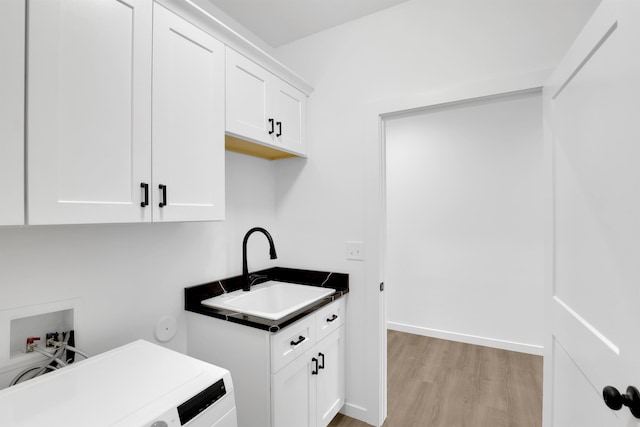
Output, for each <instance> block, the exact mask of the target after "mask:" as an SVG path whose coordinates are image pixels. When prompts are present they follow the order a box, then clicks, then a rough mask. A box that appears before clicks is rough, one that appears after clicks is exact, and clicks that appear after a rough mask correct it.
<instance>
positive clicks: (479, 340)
mask: <svg viewBox="0 0 640 427" xmlns="http://www.w3.org/2000/svg"><path fill="white" fill-rule="evenodd" d="M387 329H391V330H394V331H400V332H408V333H410V334H415V335H422V336H425V337H432V338H441V339H445V340H449V341H459V342H463V343H467V344H474V345H482V346H485V347H493V348H499V349H502V350H510V351H517V352H520V353H528V354H535V355H537V356H542V355H543V352H544V347H543V346H541V345H535V344H526V343H520V342H514V341H505V340H500V339H495V338H487V337H480V336H476V335H469V334H461V333H458V332H449V331H442V330H439V329H431V328H425V327H422V326H412V325H405V324H403V323H396V322H387Z"/></svg>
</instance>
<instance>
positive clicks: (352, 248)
mask: <svg viewBox="0 0 640 427" xmlns="http://www.w3.org/2000/svg"><path fill="white" fill-rule="evenodd" d="M347 259H350V260H354V261H364V242H347Z"/></svg>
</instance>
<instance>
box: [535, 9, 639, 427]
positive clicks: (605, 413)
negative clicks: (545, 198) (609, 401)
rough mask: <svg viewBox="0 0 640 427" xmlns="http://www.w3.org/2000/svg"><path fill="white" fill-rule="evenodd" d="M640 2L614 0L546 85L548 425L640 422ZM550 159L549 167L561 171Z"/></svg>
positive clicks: (583, 426) (599, 13) (600, 426)
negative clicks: (638, 405) (635, 411)
mask: <svg viewBox="0 0 640 427" xmlns="http://www.w3.org/2000/svg"><path fill="white" fill-rule="evenodd" d="M638 52H640V2H638V1H636V0H604V1H603V3H602V4H601V6H600V8H599V9H598V10H597V11H596V13H595V14H594V16H593V17H592V19H591V20H590V22H589V23H588V24H587V25H586V26H585V28H584V30H583V32H582V33H581V35H580V36H579V38H578V40H577V41H576V43H575V44H574V46H573V47H572V48H571V50H570V51H569V52H568V54H567V56H566V57H565V58H564V59H563V61H562V62H561V64H560V65H559V67H558V68H557V70H556V71H555V72H554V74H553V76H552V78H551V79H550V81H549V84H548V85H547V86H545V88H544V96H545V118H546V124H547V125H548V126H549V127H548V129H547V148H548V150H547V151H548V153H549V154H548V158H549V160H550V161H549V165H550V166H551V168H552V176H553V191H552V194H553V203H552V204H553V220H552V223H553V227H551V228H552V229H553V230H554V231H553V237H552V239H551V245H550V248H551V249H552V250H551V251H550V256H549V261H550V264H549V265H550V266H552V268H551V269H550V271H549V275H548V278H549V284H550V286H549V288H548V294H547V296H548V307H549V311H548V314H549V315H550V317H551V322H550V329H551V331H550V332H551V333H550V339H549V342H548V343H547V354H546V360H545V408H546V409H545V426H555V427H567V426H580V427H590V426H593V427H603V426H607V427H615V426H637V425H638V423H639V422H640V421H639V420H637V419H636V418H634V417H633V416H632V414H631V413H630V411H629V410H628V409H627V408H624V407H623V408H622V409H621V410H620V411H617V412H616V411H612V410H610V409H609V408H607V407H606V406H605V403H604V402H603V398H602V390H603V388H604V387H605V386H608V385H611V386H614V387H616V388H617V389H618V390H619V391H620V392H621V393H625V391H626V389H627V386H636V387H639V386H640V347H639V344H638V339H637V325H638V324H640V309H639V307H638V301H640V167H638V160H639V159H640V120H639V118H640V102H639V100H640V83H639V82H638V76H640V54H638ZM551 168H550V169H551Z"/></svg>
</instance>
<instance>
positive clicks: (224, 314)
mask: <svg viewBox="0 0 640 427" xmlns="http://www.w3.org/2000/svg"><path fill="white" fill-rule="evenodd" d="M250 276H251V278H252V280H253V284H254V285H257V284H259V283H263V282H266V281H268V280H277V281H280V282H289V283H297V284H300V285H310V286H318V287H323V288H331V289H334V290H335V292H334V293H332V294H330V295H328V296H326V297H324V298H322V299H320V300H318V301H316V302H314V303H313V304H310V305H308V306H306V307H304V308H301V309H300V310H298V311H294V312H293V313H291V314H289V315H288V316H285V317H283V318H282V319H278V320H270V319H264V318H262V317H258V316H252V315H247V314H244V313H238V312H235V311H230V310H223V309H218V308H213V307H208V306H206V305H203V304H202V303H201V302H202V301H204V300H206V299H209V298H213V297H216V296H218V295H222V294H224V293H227V292H233V291H236V290H238V289H242V286H243V284H244V281H243V278H242V276H235V277H230V278H228V279H223V280H218V281H215V282H209V283H203V284H201V285H195V286H190V287H188V288H185V289H184V308H185V310H187V311H191V312H194V313H199V314H203V315H205V316H211V317H215V318H218V319H222V320H226V321H228V322H234V323H239V324H242V325H246V326H249V327H252V328H258V329H263V330H266V331H269V332H278V331H279V330H280V329H282V328H284V327H286V326H288V325H290V324H292V323H294V322H296V321H297V320H300V319H302V318H303V317H305V316H307V315H308V314H311V313H312V312H314V311H316V310H317V309H319V308H320V307H323V306H325V305H327V304H329V303H331V302H333V301H335V300H336V299H338V298H340V297H342V296H343V295H346V294H347V293H349V275H348V274H345V273H331V272H326V271H313V270H300V269H294V268H284V267H273V268H269V269H266V270H260V271H255V272H253V273H251V275H250Z"/></svg>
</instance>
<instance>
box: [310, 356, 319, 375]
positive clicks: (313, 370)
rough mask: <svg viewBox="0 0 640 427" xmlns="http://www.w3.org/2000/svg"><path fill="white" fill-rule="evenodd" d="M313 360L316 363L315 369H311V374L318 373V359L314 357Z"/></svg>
mask: <svg viewBox="0 0 640 427" xmlns="http://www.w3.org/2000/svg"><path fill="white" fill-rule="evenodd" d="M311 361H312V362H313V363H314V364H315V365H316V367H315V369H312V370H311V375H318V359H316V358H315V357H312V358H311Z"/></svg>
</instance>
